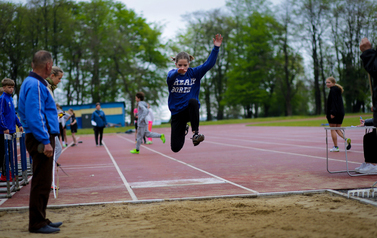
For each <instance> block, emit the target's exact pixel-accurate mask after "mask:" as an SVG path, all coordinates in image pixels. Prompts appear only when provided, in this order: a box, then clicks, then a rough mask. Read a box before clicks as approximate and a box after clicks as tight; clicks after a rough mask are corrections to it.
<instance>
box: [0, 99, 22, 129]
mask: <svg viewBox="0 0 377 238" xmlns="http://www.w3.org/2000/svg"><path fill="white" fill-rule="evenodd" d="M16 124H17V126H18V127H21V126H22V124H21V123H20V120H19V119H18V117H17V115H16V110H15V109H14V104H13V98H12V95H11V94H8V93H6V92H4V93H3V94H2V95H1V96H0V134H4V131H5V130H9V133H10V134H13V133H15V132H16Z"/></svg>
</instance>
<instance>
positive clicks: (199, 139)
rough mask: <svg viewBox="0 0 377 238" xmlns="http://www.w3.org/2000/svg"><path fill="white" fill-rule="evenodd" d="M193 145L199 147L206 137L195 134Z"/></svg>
mask: <svg viewBox="0 0 377 238" xmlns="http://www.w3.org/2000/svg"><path fill="white" fill-rule="evenodd" d="M191 139H192V143H193V144H194V146H197V145H199V144H200V142H202V141H204V135H203V134H195V135H194V136H193V137H192V138H191Z"/></svg>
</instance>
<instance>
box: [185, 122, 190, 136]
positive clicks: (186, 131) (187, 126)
mask: <svg viewBox="0 0 377 238" xmlns="http://www.w3.org/2000/svg"><path fill="white" fill-rule="evenodd" d="M188 130H189V125H188V124H186V129H185V135H187V134H188Z"/></svg>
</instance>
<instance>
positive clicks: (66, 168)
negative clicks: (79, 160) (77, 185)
mask: <svg viewBox="0 0 377 238" xmlns="http://www.w3.org/2000/svg"><path fill="white" fill-rule="evenodd" d="M113 167H114V165H113V164H112V165H107V166H97V167H93V166H92V167H89V166H88V167H80V168H73V167H64V169H65V170H75V169H80V170H82V169H102V168H113Z"/></svg>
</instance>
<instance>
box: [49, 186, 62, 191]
mask: <svg viewBox="0 0 377 238" xmlns="http://www.w3.org/2000/svg"><path fill="white" fill-rule="evenodd" d="M51 190H54V186H51ZM55 190H60V188H59V187H58V186H56V187H55Z"/></svg>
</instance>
